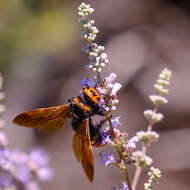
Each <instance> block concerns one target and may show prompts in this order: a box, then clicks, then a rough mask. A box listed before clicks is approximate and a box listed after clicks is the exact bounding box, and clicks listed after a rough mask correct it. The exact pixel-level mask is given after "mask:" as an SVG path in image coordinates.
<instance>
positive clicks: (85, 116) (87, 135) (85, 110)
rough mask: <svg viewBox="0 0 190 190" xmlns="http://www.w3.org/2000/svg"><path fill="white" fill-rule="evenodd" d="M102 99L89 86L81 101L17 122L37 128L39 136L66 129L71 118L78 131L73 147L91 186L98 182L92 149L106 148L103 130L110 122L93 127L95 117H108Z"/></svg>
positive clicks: (24, 115)
mask: <svg viewBox="0 0 190 190" xmlns="http://www.w3.org/2000/svg"><path fill="white" fill-rule="evenodd" d="M100 100H101V95H100V94H99V92H98V91H97V90H96V88H94V87H92V86H85V87H83V89H82V93H81V95H80V96H78V97H75V98H74V97H72V98H71V99H69V103H68V104H65V105H60V106H54V107H47V108H39V109H34V110H31V111H28V112H24V113H21V114H19V115H18V116H16V117H15V118H14V119H13V122H14V123H15V124H17V125H20V126H25V127H30V128H37V130H38V131H39V132H43V133H51V132H57V131H59V130H60V129H63V128H64V126H65V122H66V119H67V118H71V126H72V128H73V129H74V131H75V134H74V136H73V139H72V147H73V151H74V154H75V157H76V159H77V161H78V162H81V164H82V167H83V169H84V172H85V174H86V176H87V177H88V179H89V180H90V182H92V181H93V178H94V158H93V151H92V146H95V147H100V146H102V140H103V138H104V137H105V136H106V133H104V134H103V133H102V134H101V133H100V129H101V127H102V125H103V123H104V122H105V121H106V120H102V121H101V122H100V123H99V124H97V125H93V124H92V119H91V117H92V116H93V115H101V116H104V115H105V112H104V111H102V109H100V106H99V104H98V103H99V102H100Z"/></svg>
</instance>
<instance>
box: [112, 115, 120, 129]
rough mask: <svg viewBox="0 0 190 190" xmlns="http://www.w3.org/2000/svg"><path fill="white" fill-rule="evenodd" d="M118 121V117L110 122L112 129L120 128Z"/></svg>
mask: <svg viewBox="0 0 190 190" xmlns="http://www.w3.org/2000/svg"><path fill="white" fill-rule="evenodd" d="M119 120H120V116H118V117H116V118H114V119H112V120H111V121H112V126H113V128H116V127H117V126H118V125H120V126H121V122H120V121H119Z"/></svg>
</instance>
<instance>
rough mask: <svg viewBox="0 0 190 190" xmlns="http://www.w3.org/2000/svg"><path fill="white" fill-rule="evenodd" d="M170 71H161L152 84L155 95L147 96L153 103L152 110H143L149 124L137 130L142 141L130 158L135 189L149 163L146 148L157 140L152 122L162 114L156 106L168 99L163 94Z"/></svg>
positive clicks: (160, 118)
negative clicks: (141, 129) (132, 161)
mask: <svg viewBox="0 0 190 190" xmlns="http://www.w3.org/2000/svg"><path fill="white" fill-rule="evenodd" d="M170 78H171V72H170V71H169V70H168V69H164V70H162V71H161V73H160V75H159V77H158V80H157V83H156V84H155V85H154V87H155V89H156V94H155V95H150V96H149V98H150V100H151V101H152V103H153V104H154V110H146V111H144V116H145V118H146V119H147V120H148V122H149V125H148V127H147V131H146V132H143V131H141V132H137V136H138V137H139V139H140V140H141V142H142V148H141V151H136V152H133V154H132V158H133V159H134V160H136V161H137V165H136V170H135V174H134V177H133V181H132V187H133V190H135V189H136V187H137V184H138V181H139V178H140V175H141V172H142V170H143V168H145V167H146V166H149V165H151V163H152V159H151V158H150V157H147V156H146V153H147V149H148V147H149V146H150V144H151V143H152V142H155V141H157V140H158V138H159V135H158V134H157V133H156V132H154V131H152V128H153V126H154V124H156V123H158V122H160V121H161V120H162V119H163V115H162V114H161V113H158V108H159V106H160V105H162V104H166V103H167V102H168V100H167V99H166V98H165V95H167V93H168V92H169V90H168V89H167V88H166V87H167V86H168V85H169V83H170Z"/></svg>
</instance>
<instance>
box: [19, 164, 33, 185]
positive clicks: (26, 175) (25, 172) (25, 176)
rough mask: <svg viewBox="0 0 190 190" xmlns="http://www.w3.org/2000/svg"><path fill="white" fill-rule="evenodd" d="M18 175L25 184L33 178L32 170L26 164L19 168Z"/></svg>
mask: <svg viewBox="0 0 190 190" xmlns="http://www.w3.org/2000/svg"><path fill="white" fill-rule="evenodd" d="M16 175H17V177H18V179H19V180H20V181H21V182H22V183H24V184H26V183H28V182H29V181H30V180H31V178H32V176H31V172H30V170H29V169H28V168H26V167H24V166H23V167H18V168H17V170H16Z"/></svg>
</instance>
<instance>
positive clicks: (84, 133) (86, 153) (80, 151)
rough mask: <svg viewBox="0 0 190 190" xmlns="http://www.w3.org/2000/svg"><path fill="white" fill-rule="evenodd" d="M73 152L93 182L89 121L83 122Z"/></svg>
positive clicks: (74, 139) (75, 135)
mask: <svg viewBox="0 0 190 190" xmlns="http://www.w3.org/2000/svg"><path fill="white" fill-rule="evenodd" d="M73 150H74V153H75V156H76V159H77V161H80V162H81V164H82V167H83V169H84V171H85V173H86V175H87V177H88V179H89V180H90V181H91V182H92V181H93V178H94V158H93V152H92V146H91V142H90V131H89V121H88V119H85V120H84V121H82V123H81V124H80V125H79V127H78V129H77V131H76V132H75V134H74V136H73Z"/></svg>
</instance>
